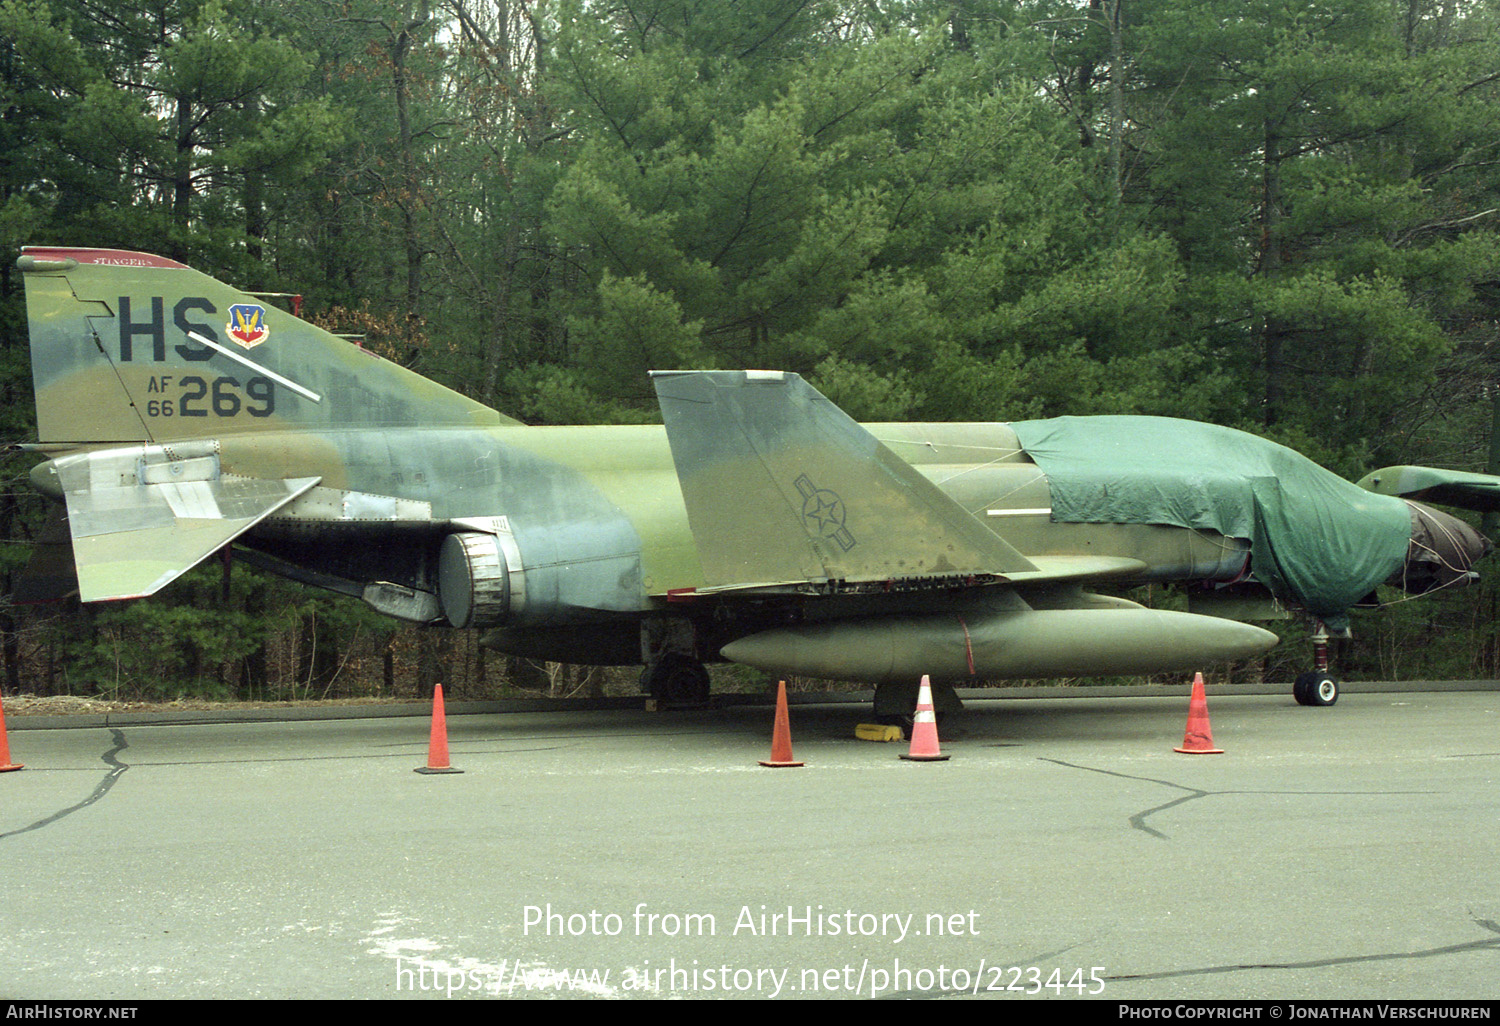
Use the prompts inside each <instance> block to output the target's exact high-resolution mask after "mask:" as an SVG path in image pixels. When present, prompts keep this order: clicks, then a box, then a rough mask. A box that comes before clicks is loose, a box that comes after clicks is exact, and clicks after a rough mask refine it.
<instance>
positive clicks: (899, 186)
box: [0, 0, 1500, 699]
mask: <svg viewBox="0 0 1500 1026" xmlns="http://www.w3.org/2000/svg"><path fill="white" fill-rule="evenodd" d="M1497 90H1500V0H1037V2H1004V0H277V2H274V3H267V2H264V0H48V2H46V3H43V2H39V0H0V401H3V406H0V418H3V425H4V426H3V440H4V441H6V442H19V441H25V440H27V439H28V438H33V439H34V438H35V414H34V411H33V408H32V396H31V379H30V371H29V363H28V357H27V342H26V330H25V316H24V306H23V300H22V294H21V282H20V274H19V272H17V271H16V270H14V263H15V258H16V256H17V255H18V253H19V248H20V247H21V246H22V245H27V244H39V245H71V246H107V247H119V248H127V249H139V250H146V251H150V252H156V253H160V254H163V255H166V256H170V257H173V258H176V259H178V260H181V261H183V262H185V263H188V264H191V265H193V266H194V267H197V268H199V269H201V270H203V271H205V272H208V273H209V274H212V275H214V276H215V277H218V278H221V279H223V280H226V281H230V282H233V283H235V284H236V285H239V286H240V287H242V288H245V289H250V290H257V291H270V292H291V293H299V294H301V295H303V296H305V297H306V302H307V306H306V308H305V309H306V310H308V311H311V316H312V318H313V319H315V320H317V321H318V322H319V323H320V324H323V325H324V326H326V327H330V328H332V329H334V330H339V331H345V332H358V333H361V334H363V335H364V336H365V344H366V345H367V346H370V347H371V348H374V349H376V350H377V351H379V352H381V353H382V354H383V355H386V356H388V357H390V358H392V359H395V360H397V361H399V362H401V363H403V364H405V365H407V366H410V367H413V368H415V369H416V370H418V371H420V372H421V373H423V374H426V375H428V376H430V377H433V378H436V379H437V380H439V381H442V382H444V383H445V384H448V385H449V386H452V387H454V388H457V389H458V390H460V391H462V392H464V393H466V394H468V395H471V396H473V397H474V398H476V399H479V400H481V401H483V402H485V403H487V404H489V405H492V406H494V407H496V408H498V409H500V410H502V411H504V412H506V413H509V414H511V415H513V416H516V417H519V418H521V419H523V420H525V421H526V422H528V423H537V424H543V423H547V424H564V423H627V422H642V421H652V420H655V419H656V418H657V411H656V403H655V400H654V397H653V394H652V392H651V389H650V385H649V383H648V381H647V378H646V373H645V372H646V370H647V369H648V368H653V367H692V366H699V367H724V368H735V367H776V368H783V369H786V370H793V371H798V372H800V373H802V374H804V375H805V376H807V377H808V378H809V379H810V380H811V381H812V382H813V383H814V384H815V385H816V386H817V387H818V388H819V389H821V390H822V391H823V392H824V393H826V394H827V395H828V396H829V397H830V398H832V399H833V400H835V401H836V402H837V403H839V404H840V405H841V406H842V407H843V408H844V409H846V410H847V411H848V412H849V413H850V414H851V415H853V416H854V417H856V418H859V419H863V420H909V419H910V420H1019V419H1025V418H1035V417H1046V416H1054V415H1061V414H1094V413H1135V414H1161V415H1169V416H1184V417H1191V418H1196V419H1201V420H1207V421H1212V422H1215V423H1219V424H1227V425H1231V426H1234V427H1238V428H1244V429H1247V430H1251V431H1254V432H1256V433H1259V434H1262V435H1264V436H1267V437H1270V438H1273V439H1275V440H1277V441H1280V442H1283V443H1286V444H1288V445H1291V446H1293V447H1294V448H1296V449H1299V450H1300V451H1302V452H1304V453H1306V454H1307V455H1309V456H1310V457H1312V458H1313V459H1315V460H1317V461H1318V462H1320V463H1323V464H1324V465H1325V466H1328V467H1329V468H1331V469H1333V470H1335V471H1337V472H1339V473H1340V474H1343V475H1344V476H1346V477H1353V478H1357V477H1359V476H1361V475H1362V474H1363V473H1365V472H1366V471H1368V470H1370V469H1374V468H1376V467H1379V466H1383V465H1388V464H1397V463H1427V464H1434V465H1440V466H1448V467H1456V468H1461V469H1471V470H1482V469H1484V467H1485V465H1486V461H1487V454H1488V445H1489V437H1490V433H1491V427H1490V425H1491V416H1492V413H1491V411H1492V406H1493V402H1492V401H1493V399H1494V395H1493V390H1494V389H1495V388H1496V387H1497V369H1500V368H1497V359H1500V354H1497V349H1496V339H1497V327H1500V237H1497V225H1500V102H1497V100H1500V96H1497ZM34 462H35V458H34V457H31V458H28V457H25V456H22V455H19V454H15V453H10V454H7V455H6V456H5V457H4V460H3V464H0V472H3V476H4V479H5V483H4V488H3V497H0V540H3V543H4V544H3V547H0V586H3V587H0V591H3V592H4V594H7V595H8V594H9V593H10V591H11V584H12V582H13V581H14V579H15V578H16V576H17V575H18V574H19V573H20V571H21V569H22V568H23V567H24V565H25V562H26V560H27V559H28V557H29V540H30V538H31V537H32V536H33V535H34V533H35V531H36V530H37V529H38V527H39V525H40V523H41V519H42V515H43V512H44V505H45V504H44V502H43V500H42V499H41V498H40V497H39V496H37V495H35V494H34V493H32V492H30V491H29V490H28V489H27V488H26V486H25V482H26V474H27V472H28V471H29V469H30V467H31V465H32V464H33V463H34ZM1497 596H1500V586H1497V582H1495V581H1493V580H1488V581H1487V582H1486V583H1483V584H1481V585H1480V586H1478V587H1471V588H1467V589H1463V590H1456V591H1453V592H1451V593H1448V594H1443V595H1439V596H1434V597H1430V598H1424V599H1420V600H1417V601H1415V602H1411V603H1403V602H1395V601H1394V597H1393V596H1392V601H1393V604H1392V605H1391V606H1389V607H1387V608H1385V609H1383V610H1380V611H1377V612H1372V613H1367V614H1362V615H1359V616H1357V617H1356V621H1355V632H1356V636H1357V637H1358V638H1359V639H1360V641H1359V643H1358V644H1357V645H1356V646H1355V647H1353V648H1352V649H1351V650H1350V651H1348V652H1346V653H1345V656H1344V658H1345V667H1344V673H1345V675H1346V676H1349V677H1354V678H1358V677H1367V678H1368V677H1378V678H1382V679H1392V678H1407V679H1410V678H1416V677H1494V676H1496V675H1497V671H1500V666H1497V663H1500V646H1497V643H1496V638H1495V624H1496V611H1497V606H1500V597H1497ZM1135 597H1137V598H1141V599H1144V600H1147V601H1152V602H1156V603H1166V604H1171V603H1173V602H1175V601H1178V597H1177V596H1175V595H1173V594H1172V593H1171V592H1170V591H1163V590H1162V589H1156V590H1155V591H1154V592H1152V593H1151V594H1145V593H1142V594H1138V595H1136V596H1135ZM1278 630H1281V631H1282V632H1283V633H1284V634H1285V635H1286V637H1287V641H1288V643H1286V644H1283V645H1282V646H1280V647H1279V648H1278V649H1277V650H1276V651H1275V652H1273V654H1272V656H1271V658H1269V659H1268V660H1266V661H1265V662H1263V663H1257V664H1255V665H1254V666H1250V667H1242V668H1239V669H1237V670H1236V671H1235V672H1236V673H1237V674H1240V675H1242V676H1243V675H1266V676H1269V677H1270V678H1271V679H1277V680H1289V679H1290V678H1291V676H1293V675H1294V674H1295V673H1296V672H1298V671H1299V670H1301V669H1305V668H1306V665H1307V660H1308V651H1307V646H1306V645H1304V644H1300V643H1298V641H1299V638H1300V637H1301V636H1303V632H1302V629H1301V628H1300V627H1299V626H1297V625H1296V624H1295V623H1292V622H1288V623H1285V624H1282V625H1280V626H1278ZM0 642H3V646H0V647H3V677H0V684H3V686H4V688H5V690H6V691H9V692H14V691H18V690H20V691H27V692H32V693H71V694H83V695H106V696H114V697H148V698H149V697H155V698H171V697H174V696H176V695H180V694H183V693H196V694H202V695H208V696H216V697H224V698H229V697H240V698H267V699H279V698H302V697H321V696H330V695H351V694H367V693H369V694H391V695H396V694H410V693H413V691H414V689H415V691H416V693H422V691H423V689H426V688H428V687H429V686H430V684H431V683H432V682H434V681H437V680H442V681H444V682H445V683H446V684H447V685H448V687H449V693H450V694H453V693H454V689H455V688H456V689H457V693H458V694H475V695H477V694H492V693H496V692H497V691H499V692H504V691H505V690H507V689H510V688H514V687H521V686H529V687H532V688H547V689H549V690H552V691H554V692H558V691H563V690H565V691H570V692H571V691H576V690H584V691H592V692H596V693H597V692H598V691H599V690H600V689H601V688H603V687H604V685H605V683H606V681H605V679H604V678H603V677H602V676H600V675H598V674H589V673H585V672H584V671H583V670H582V669H580V668H576V667H559V666H536V665H529V664H521V663H518V662H516V661H513V660H505V659H502V658H500V657H497V656H494V655H493V654H491V656H490V657H489V658H488V659H486V658H484V656H483V653H482V651H481V650H480V648H479V646H478V645H477V644H476V643H475V642H476V639H475V638H474V637H473V636H471V635H470V634H467V633H464V632H453V631H441V630H419V629H416V628H412V627H408V626H402V625H399V624H398V623H397V622H396V621H392V620H388V619H385V618H383V617H381V616H379V615H377V614H375V613H373V612H371V611H369V610H367V609H365V608H364V607H363V606H361V605H360V604H358V603H356V602H351V601H350V600H345V599H341V598H339V597H338V596H334V595H331V594H325V593H320V592H315V591H311V590H307V589H303V588H300V587H298V586H294V585H290V584H286V583H283V582H280V581H277V580H275V579H271V578H267V577H264V576H261V575H259V574H257V573H255V572H254V571H252V570H250V569H249V568H246V567H242V566H237V567H235V569H234V572H233V573H232V574H231V575H230V577H229V578H228V581H227V583H226V581H225V580H224V578H223V575H222V574H221V572H220V570H219V568H218V566H217V565H214V566H211V567H207V568H203V569H200V570H198V571H195V572H194V573H193V574H191V575H189V576H188V577H186V578H185V579H183V580H181V581H179V582H177V583H175V584H174V585H172V586H171V587H170V588H168V589H167V590H166V591H164V592H163V593H161V594H160V595H158V596H155V597H153V598H151V599H148V600H141V601H137V602H133V603H122V604H109V605H104V606H99V607H91V608H80V607H77V606H76V605H75V607H74V608H72V609H62V610H57V609H53V610H36V609H29V608H22V607H16V606H14V605H11V604H10V603H9V602H8V600H7V601H5V602H4V603H0ZM717 676H718V677H719V679H720V681H721V683H720V684H719V686H720V687H723V686H730V687H733V686H735V682H736V680H738V678H739V677H741V676H744V675H743V674H736V673H734V672H730V673H727V674H726V673H723V672H722V671H720V672H718V673H717ZM747 680H748V678H747Z"/></svg>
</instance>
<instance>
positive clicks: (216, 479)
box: [50, 443, 320, 602]
mask: <svg viewBox="0 0 1500 1026" xmlns="http://www.w3.org/2000/svg"><path fill="white" fill-rule="evenodd" d="M50 466H51V467H52V469H53V470H54V471H55V473H56V475H57V484H58V486H59V487H60V488H61V491H62V493H63V499H64V501H65V502H66V503H67V507H68V529H69V533H70V535H71V537H72V542H73V559H74V563H75V565H76V568H77V571H78V597H79V599H80V600H81V601H84V602H102V601H106V600H109V599H124V598H138V597H141V596H143V595H150V594H152V593H153V592H155V591H157V590H159V589H160V588H162V587H164V586H165V585H166V584H167V583H169V582H170V581H172V580H175V579H176V578H177V577H179V576H181V575H182V574H184V573H186V572H187V571H188V570H191V569H192V568H193V567H194V566H196V565H198V564H199V563H200V562H202V561H203V560H204V559H205V558H207V557H208V556H209V555H211V554H212V553H214V552H215V551H217V550H218V549H220V548H222V547H224V546H225V545H227V544H229V542H231V541H233V540H234V539H235V538H237V537H239V536H240V535H241V534H243V533H244V532H246V531H248V530H249V529H250V528H252V527H254V526H255V525H256V524H258V523H259V522H260V521H261V520H263V519H265V518H266V517H267V516H269V515H271V514H272V513H274V512H275V511H276V510H278V509H280V508H281V507H282V506H285V505H286V504H287V503H289V502H291V501H292V500H293V499H295V498H296V497H297V496H299V495H301V494H302V493H303V492H305V491H307V490H308V489H310V488H312V487H313V486H314V485H316V484H317V483H318V481H319V480H320V479H319V478H315V477H306V478H291V479H287V480H261V479H257V478H237V477H232V476H227V475H222V474H220V472H219V458H218V456H217V454H216V453H214V452H213V451H212V443H200V444H198V445H193V446H189V445H179V446H175V447H173V449H172V451H171V452H170V453H168V452H167V451H166V449H165V448H164V447H161V446H133V447H130V448H125V449H108V450H104V451H98V452H87V453H79V454H77V455H73V456H64V457H61V458H59V459H56V460H54V461H52V463H51V464H50Z"/></svg>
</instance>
